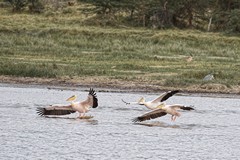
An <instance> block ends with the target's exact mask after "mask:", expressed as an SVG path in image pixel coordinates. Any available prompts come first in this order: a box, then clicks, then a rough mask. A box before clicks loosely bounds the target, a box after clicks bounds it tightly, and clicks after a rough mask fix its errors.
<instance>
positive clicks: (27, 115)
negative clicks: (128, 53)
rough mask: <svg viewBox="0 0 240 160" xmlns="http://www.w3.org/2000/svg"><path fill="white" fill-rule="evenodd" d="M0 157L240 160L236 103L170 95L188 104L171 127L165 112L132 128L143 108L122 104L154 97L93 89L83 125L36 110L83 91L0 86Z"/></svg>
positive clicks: (173, 100)
mask: <svg viewBox="0 0 240 160" xmlns="http://www.w3.org/2000/svg"><path fill="white" fill-rule="evenodd" d="M0 93H1V95H0V123H1V125H0V159H4V160H5V159H7V160H8V159H24V160H25V159H31V160H32V159H58V160H59V159H74V160H75V159H76V160H83V159H84V160H85V159H89V160H93V159H97V160H99V159H103V160H108V159H109V160H110V159H114V160H117V159H122V160H126V159H131V160H135V159H139V160H140V159H150V160H153V159H168V160H169V159H191V160H192V159H229V160H230V159H231V160H232V159H239V157H240V152H239V151H240V149H239V147H240V136H239V135H240V123H239V122H240V116H239V115H240V106H239V104H240V99H237V98H232V99H231V98H213V97H197V96H191V95H188V96H186V95H185V96H180V95H175V96H173V97H171V98H170V99H169V100H167V102H168V103H169V104H171V103H180V104H185V105H194V107H195V108H196V111H191V112H182V116H181V117H180V118H177V119H176V122H171V121H170V115H167V116H164V117H161V118H157V119H154V120H151V121H146V122H144V124H145V125H144V124H142V125H139V124H134V123H132V119H133V118H134V117H136V116H139V115H141V114H143V113H145V112H147V111H148V110H147V109H146V108H144V107H143V106H126V105H125V104H124V103H123V102H122V101H121V99H124V100H126V101H134V100H137V99H139V98H140V97H141V96H145V97H146V99H147V100H150V99H153V98H155V97H156V96H158V94H146V93H112V92H97V96H98V98H99V107H98V108H96V109H92V110H91V111H90V112H89V113H88V115H92V116H94V118H92V119H89V120H80V119H76V116H77V114H73V115H70V116H66V117H64V118H45V117H39V116H38V115H37V114H36V108H37V107H43V106H47V105H49V104H54V103H63V104H64V103H66V102H65V99H67V98H68V97H69V96H71V95H73V94H76V95H78V97H79V99H82V100H84V99H85V98H86V95H87V92H86V91H84V90H83V89H80V90H78V91H77V90H75V91H73V90H58V89H51V90H49V89H47V88H45V87H42V88H39V87H38V88H37V87H33V86H9V85H3V84H2V85H0Z"/></svg>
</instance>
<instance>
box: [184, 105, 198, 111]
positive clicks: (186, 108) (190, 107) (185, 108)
mask: <svg viewBox="0 0 240 160" xmlns="http://www.w3.org/2000/svg"><path fill="white" fill-rule="evenodd" d="M182 109H183V110H187V111H191V110H195V109H194V108H193V106H184V107H183V108H182Z"/></svg>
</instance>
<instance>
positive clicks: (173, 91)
mask: <svg viewBox="0 0 240 160" xmlns="http://www.w3.org/2000/svg"><path fill="white" fill-rule="evenodd" d="M170 92H171V93H172V94H176V93H179V92H180V90H172V91H170Z"/></svg>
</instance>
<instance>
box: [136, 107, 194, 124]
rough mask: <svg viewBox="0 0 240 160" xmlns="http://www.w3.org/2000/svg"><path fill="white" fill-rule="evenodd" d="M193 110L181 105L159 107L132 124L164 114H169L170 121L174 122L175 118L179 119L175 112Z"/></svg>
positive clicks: (178, 114)
mask: <svg viewBox="0 0 240 160" xmlns="http://www.w3.org/2000/svg"><path fill="white" fill-rule="evenodd" d="M180 109H181V110H187V111H190V110H194V108H192V107H185V106H183V105H179V104H174V105H160V106H158V107H157V109H154V110H152V111H150V112H147V113H145V114H143V115H142V116H139V117H136V118H134V119H133V122H142V121H146V120H150V119H155V118H158V117H162V116H165V115H166V114H170V115H172V116H171V120H172V121H175V120H176V118H177V117H180V115H181V114H180V113H179V112H178V111H177V110H180Z"/></svg>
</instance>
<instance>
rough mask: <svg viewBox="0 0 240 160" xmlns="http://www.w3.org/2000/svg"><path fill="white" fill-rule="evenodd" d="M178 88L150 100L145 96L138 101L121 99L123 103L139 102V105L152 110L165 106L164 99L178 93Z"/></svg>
mask: <svg viewBox="0 0 240 160" xmlns="http://www.w3.org/2000/svg"><path fill="white" fill-rule="evenodd" d="M178 92H179V90H174V91H168V92H165V93H163V94H162V95H160V96H159V97H157V98H156V99H154V100H152V101H147V102H146V101H145V98H144V97H142V98H141V99H140V100H139V101H138V102H125V101H124V100H122V101H123V102H124V103H125V104H127V105H129V104H139V105H145V106H146V107H147V108H148V109H151V110H154V109H157V108H159V107H161V106H165V103H164V101H166V100H167V99H168V98H169V97H172V96H173V95H174V94H176V93H178Z"/></svg>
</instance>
